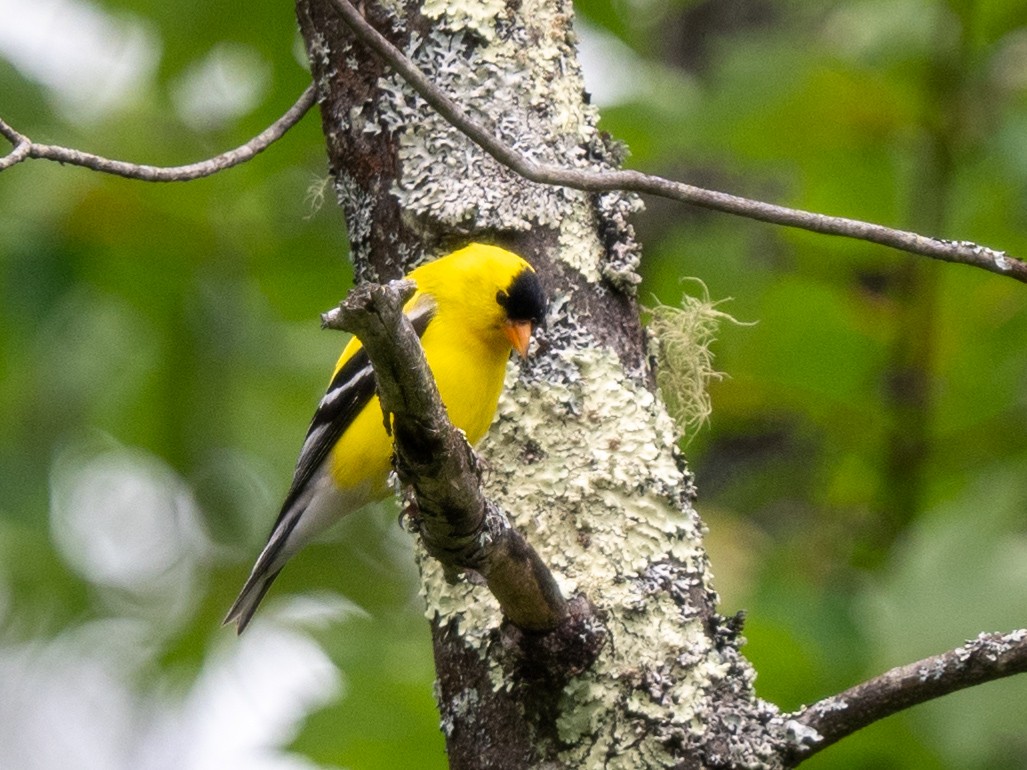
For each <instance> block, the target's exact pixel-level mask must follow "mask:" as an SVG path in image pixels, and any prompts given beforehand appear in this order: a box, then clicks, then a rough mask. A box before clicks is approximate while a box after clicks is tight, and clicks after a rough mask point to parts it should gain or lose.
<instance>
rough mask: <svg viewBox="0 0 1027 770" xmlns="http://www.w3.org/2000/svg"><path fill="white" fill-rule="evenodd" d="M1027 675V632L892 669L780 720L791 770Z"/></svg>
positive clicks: (985, 639)
mask: <svg viewBox="0 0 1027 770" xmlns="http://www.w3.org/2000/svg"><path fill="white" fill-rule="evenodd" d="M1024 672H1027V629H1024V628H1020V629H1017V630H1015V631H1010V632H1009V633H1007V634H998V633H992V634H980V635H979V636H978V637H977V638H976V639H972V640H970V641H968V642H967V643H966V644H964V645H963V646H962V647H957V648H956V649H954V650H951V651H949V652H945V653H942V654H941V655H935V656H933V657H930V658H924V659H923V660H921V661H917V662H916V663H910V664H909V665H906V666H900V667H898V668H893V669H892V670H891V671H887V672H885V673H884V674H881V675H880V676H878V677H875V678H873V679H870V680H868V681H866V682H863V683H862V684H858V685H856V686H855V687H851V688H849V689H848V690H846V691H845V692H843V693H841V694H839V695H834V696H832V697H830V698H825V699H824V700H822V701H819V702H817V703H814V704H813V705H812V706H807V707H805V708H803V709H801V710H800V711H797V712H795V713H794V714H787V715H784V716H782V717H781V718H780V719H781V720H782V722H783V724H784V726H785V728H786V729H787V730H788V733H789V734H790V735H791V736H792V738H791V742H792V744H793V748H792V752H791V754H790V756H789V757H788V762H789V764H790V765H791V766H794V765H797V764H798V763H799V762H801V761H802V760H804V759H806V758H807V757H810V756H812V755H813V754H816V753H817V752H819V751H821V750H823V749H826V748H827V747H828V746H830V745H832V744H834V743H837V742H838V741H839V740H841V739H842V738H845V737H846V736H848V735H851V734H852V733H854V732H856V731H857V730H860V729H862V728H864V727H866V726H867V725H869V724H872V723H874V722H877V721H879V720H881V719H884V718H885V717H887V716H890V715H891V714H894V713H896V712H898V711H902V710H903V709H907V708H909V707H910V706H915V705H916V704H918V703H923V702H925V701H928V700H933V699H935V698H940V697H941V696H942V695H948V694H949V693H951V692H956V691H957V690H963V689H965V688H967V687H973V686H975V685H978V684H983V683H984V682H991V681H993V680H996V679H1001V678H1003V677H1007V676H1011V675H1013V674H1021V673H1024Z"/></svg>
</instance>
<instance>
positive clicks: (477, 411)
mask: <svg viewBox="0 0 1027 770" xmlns="http://www.w3.org/2000/svg"><path fill="white" fill-rule="evenodd" d="M407 278H409V279H410V280H412V281H414V282H415V283H416V284H417V291H416V292H415V293H414V295H413V296H412V297H411V298H410V300H409V301H408V302H407V304H406V305H405V306H404V312H405V313H406V314H407V317H408V318H409V319H410V321H411V323H412V325H413V327H414V329H415V330H416V331H417V333H418V335H419V336H420V338H421V345H422V347H423V348H424V355H425V358H426V359H427V361H428V366H429V367H430V368H431V371H432V374H433V375H434V377H435V383H436V385H438V388H439V395H440V396H441V397H442V402H443V403H444V404H445V405H446V409H447V411H448V412H449V419H450V421H451V422H452V423H453V424H454V425H455V426H456V427H458V428H460V429H461V430H463V432H464V433H465V434H466V435H467V440H468V441H469V442H471V443H472V444H474V443H477V442H478V441H479V440H480V439H481V438H482V436H484V435H485V433H486V431H487V430H488V428H489V425H490V424H491V422H492V418H493V416H494V415H495V412H496V405H497V404H498V402H499V394H500V391H501V390H502V388H503V379H504V376H505V373H506V362H507V359H509V357H510V351H511V349H514V350H516V351H517V352H518V353H519V354H520V355H521V356H522V357H523V356H525V355H526V354H527V352H528V343H529V342H530V340H531V333H532V331H533V330H534V328H535V327H536V326H537V325H538V324H540V323H541V322H542V320H543V317H544V316H545V311H546V299H545V293H544V292H543V290H542V285H541V283H540V282H539V279H538V276H537V275H536V274H535V271H534V270H533V269H532V267H531V265H529V264H528V263H527V262H525V261H524V260H523V259H521V258H520V257H519V256H517V255H516V254H513V253H512V252H509V251H506V250H505V249H501V248H499V247H497V246H486V245H484V244H481V243H472V244H471V245H469V246H467V247H466V248H463V249H460V250H459V251H455V252H453V253H452V254H448V255H446V256H444V257H440V258H439V259H437V260H435V261H433V262H429V263H428V264H426V265H422V266H421V267H419V268H417V269H415V270H413V271H412V272H411V273H410V274H409V275H408V276H407ZM391 459H392V439H391V437H390V436H389V435H388V434H387V433H386V432H385V428H384V425H383V418H382V412H381V405H380V404H379V403H378V398H377V397H376V396H375V384H374V374H373V372H372V370H371V364H370V362H369V361H368V359H367V354H366V353H365V352H364V350H363V348H362V347H361V345H360V342H359V341H358V340H357V338H356V337H354V338H353V339H351V340H350V342H349V344H348V345H347V346H346V348H345V349H344V350H343V351H342V356H341V357H340V358H339V362H338V363H337V364H336V365H335V372H334V374H333V375H332V379H331V382H330V384H329V385H328V391H327V392H326V393H325V395H324V398H322V399H321V403H320V404H318V407H317V411H316V412H315V413H314V419H313V420H312V421H311V423H310V428H309V429H308V431H307V437H306V440H305V441H304V442H303V448H302V449H301V450H300V456H299V460H297V462H296V470H295V472H294V474H293V479H292V486H291V487H290V488H289V492H288V494H287V495H286V497H285V502H284V503H283V504H282V510H281V512H280V513H279V514H278V520H277V521H276V522H275V525H274V527H273V528H272V530H271V535H270V537H269V538H268V541H267V545H266V546H264V550H263V551H262V552H261V554H260V556H259V557H258V558H257V562H256V564H255V565H254V566H253V571H252V572H251V573H250V576H249V578H248V579H247V580H246V584H245V585H244V586H243V588H242V591H241V592H240V593H239V597H238V598H237V599H236V600H235V603H234V604H233V605H232V608H231V609H230V610H229V611H228V615H227V616H226V618H225V621H224V622H225V623H226V624H227V623H231V622H233V621H234V622H235V623H236V624H237V626H238V630H239V633H242V631H243V629H244V628H246V624H247V623H249V622H250V618H252V617H253V613H254V611H255V610H256V609H257V605H258V604H260V600H261V599H263V598H264V594H265V593H267V590H268V588H269V587H270V586H271V583H272V581H273V580H274V579H275V578H276V577H277V576H278V573H279V572H280V571H281V569H282V567H283V566H285V562H286V561H288V559H289V558H290V557H291V556H292V555H293V554H295V553H296V552H297V551H298V550H299V549H300V548H302V547H303V546H304V545H305V544H306V543H308V542H310V540H311V539H312V538H313V537H314V536H315V535H317V534H318V533H320V532H322V531H323V530H325V529H326V528H327V527H328V526H330V525H331V524H333V523H334V522H336V521H338V520H339V519H341V518H342V517H343V516H345V515H346V514H348V513H351V512H353V511H355V510H357V509H358V508H362V507H363V506H364V505H367V504H368V503H370V502H374V501H376V500H381V499H383V498H385V497H387V496H388V495H389V486H388V475H389V471H390V469H391Z"/></svg>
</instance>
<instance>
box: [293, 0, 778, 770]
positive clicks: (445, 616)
mask: <svg viewBox="0 0 1027 770" xmlns="http://www.w3.org/2000/svg"><path fill="white" fill-rule="evenodd" d="M365 8H366V14H367V17H368V19H369V20H370V21H371V22H372V23H373V24H374V25H375V26H376V27H377V28H378V29H379V30H380V31H381V32H382V33H384V34H385V35H386V36H387V37H388V38H389V39H390V40H392V41H393V42H394V43H395V44H396V45H398V46H399V47H400V48H401V49H402V50H404V51H406V52H407V54H408V55H409V56H410V57H411V58H412V59H413V60H414V61H415V62H417V63H418V65H419V66H420V67H421V68H422V69H423V70H425V71H426V72H428V73H430V74H431V77H432V78H433V80H434V81H435V82H436V83H438V84H440V85H442V86H443V87H444V88H446V89H447V90H448V91H449V93H450V94H451V95H452V96H454V97H455V98H456V99H457V100H458V101H460V102H461V103H462V104H464V105H465V106H466V107H467V108H468V109H471V110H473V111H475V112H477V113H478V114H479V115H480V116H481V117H482V118H483V119H485V120H488V121H489V122H490V123H491V124H492V125H493V126H494V129H495V131H496V132H497V133H498V134H499V135H500V136H502V137H503V138H504V139H505V140H506V141H508V142H510V143H511V144H514V145H515V146H517V147H519V148H520V149H522V150H523V151H524V152H525V153H527V154H529V155H531V156H532V157H535V158H538V159H539V160H544V161H548V162H557V163H561V164H564V165H566V166H572V167H581V168H608V167H614V166H616V165H617V164H618V163H619V160H620V158H619V153H618V150H617V148H616V146H614V145H612V144H611V143H610V141H609V140H608V139H607V138H606V137H604V136H603V135H601V134H600V133H599V132H598V131H597V130H596V119H597V115H596V113H595V111H594V110H593V109H592V108H590V107H589V105H588V103H587V98H586V95H585V93H584V89H583V84H582V80H581V74H580V68H579V65H578V63H577V57H576V52H575V48H574V46H575V37H574V32H573V26H572V20H573V19H572V9H571V6H570V4H569V3H564V2H558V1H557V0H522V1H521V2H514V1H511V2H497V1H496V0H462V1H457V0H450V1H449V2H443V1H442V0H424V2H399V1H398V0H393V1H392V2H381V3H368V4H366V7H365ZM297 10H298V16H299V20H300V27H301V30H302V32H303V36H304V39H305V40H306V44H307V49H308V53H309V56H310V61H311V66H312V70H313V74H314V78H315V82H316V84H317V87H318V94H319V96H318V100H319V103H320V106H321V112H322V120H323V126H324V132H325V136H326V139H327V145H328V155H329V162H330V166H331V172H332V174H333V177H334V180H335V185H336V190H337V192H338V195H339V200H340V203H341V205H342V206H343V208H344V211H345V215H346V219H347V224H348V227H349V234H350V241H351V247H352V255H353V259H354V262H355V265H356V269H357V274H358V276H359V277H360V278H362V279H373V280H375V281H385V280H390V279H393V278H396V277H399V276H400V275H402V274H403V273H405V272H406V271H408V270H409V269H410V268H411V267H412V266H413V265H414V264H416V263H418V262H421V261H423V260H426V259H430V258H433V257H435V256H438V255H440V254H442V253H444V252H446V251H448V250H450V249H452V248H453V247H457V246H460V245H463V244H465V243H466V242H467V241H469V240H472V239H473V240H484V241H490V242H494V243H499V244H501V245H503V246H506V247H508V248H511V249H512V250H514V251H517V252H519V253H520V254H522V255H523V256H524V257H525V258H526V259H528V260H529V261H530V262H532V263H533V264H534V265H535V266H536V268H537V269H538V271H539V273H540V277H541V278H542V281H543V284H544V285H545V287H546V290H547V292H548V294H549V296H550V298H551V303H552V307H551V311H550V316H549V318H548V325H547V328H546V329H545V331H544V332H543V333H542V334H541V335H540V338H539V345H538V348H537V350H536V352H535V354H534V356H533V357H532V358H531V359H530V360H529V361H528V362H526V363H523V364H519V365H518V366H517V367H514V366H513V365H511V369H510V372H509V376H508V388H507V391H506V393H505V395H504V397H503V399H502V401H501V404H500V409H499V413H498V415H497V419H496V422H495V424H494V425H493V426H492V430H491V431H490V434H489V437H488V438H487V439H486V440H485V442H483V444H482V446H481V452H482V455H483V457H484V459H485V461H486V463H487V464H488V466H489V467H490V469H491V470H490V472H489V473H488V474H486V475H487V481H488V483H487V490H486V491H487V494H488V495H489V496H490V497H491V498H492V499H494V500H495V501H496V502H498V503H499V504H500V505H502V507H503V508H504V509H505V510H506V511H508V512H509V513H510V515H511V518H512V520H513V522H514V524H515V526H516V527H517V528H518V529H519V530H520V532H522V533H523V534H524V536H525V537H526V538H527V539H528V540H529V541H530V542H531V544H532V545H533V546H534V547H535V549H536V550H537V551H538V552H539V553H540V555H541V556H542V558H543V560H544V561H545V562H546V563H547V564H548V566H549V567H550V569H552V570H553V572H554V573H555V575H556V577H557V580H558V581H559V582H560V584H561V588H562V590H563V593H564V595H565V596H576V597H578V598H577V599H576V601H575V602H572V607H575V608H576V610H572V611H576V612H577V617H579V618H580V624H581V625H580V627H579V629H578V631H579V632H580V633H578V634H576V635H577V636H579V637H587V638H588V639H590V640H591V643H592V644H593V645H594V646H595V647H596V648H597V649H592V650H582V649H581V647H580V645H579V646H575V640H574V639H572V638H569V637H571V636H575V633H574V631H573V630H572V629H573V628H574V627H573V625H571V626H569V627H568V629H571V630H568V629H564V634H565V636H564V638H560V636H559V635H552V634H550V635H532V634H530V633H525V632H522V631H520V630H518V629H516V628H514V627H512V626H511V625H510V624H509V623H508V622H505V621H504V618H503V617H502V614H501V612H500V611H499V609H498V605H497V603H496V602H495V600H494V599H493V598H492V596H491V595H490V594H489V593H488V592H487V591H486V590H484V589H483V588H482V587H481V586H480V585H476V584H475V583H474V582H473V581H462V582H457V583H455V584H454V583H450V582H447V580H446V579H445V576H444V575H443V573H442V570H441V568H439V567H438V565H437V564H436V562H434V560H432V559H430V558H427V557H425V556H423V555H422V557H421V569H422V575H423V578H424V593H425V598H426V602H427V615H428V619H429V621H430V622H431V624H432V628H433V633H434V647H435V659H436V666H437V672H438V699H439V708H440V712H441V715H442V727H443V731H444V732H445V735H446V739H447V745H448V750H449V754H450V762H451V765H452V767H454V768H518V769H520V768H526V767H553V768H563V767H566V768H582V767H604V768H665V767H681V768H685V767H694V768H700V767H774V766H777V764H778V760H777V759H776V758H775V751H776V750H779V749H775V746H774V745H773V744H774V740H772V739H771V737H770V733H771V730H768V724H770V723H771V720H772V718H773V717H774V716H775V714H776V712H775V711H774V709H773V708H772V707H770V706H767V705H765V704H762V703H760V702H759V701H758V700H757V699H756V698H755V696H754V694H753V692H752V686H751V684H752V679H753V675H752V671H751V669H750V667H749V666H748V664H747V663H746V661H745V660H744V659H743V658H742V657H741V656H740V654H739V653H738V644H739V636H738V630H737V628H736V627H735V625H734V624H733V623H731V622H727V621H725V619H723V618H721V617H720V616H719V615H717V613H716V609H715V605H716V595H715V593H714V592H713V589H712V587H711V584H710V574H709V565H708V562H707V559H706V555H705V552H704V551H703V548H702V524H701V522H700V520H699V518H698V516H697V515H696V513H695V511H694V509H693V508H692V499H693V497H694V490H693V487H692V482H691V478H690V476H689V474H688V472H687V469H686V467H685V463H684V460H683V459H682V458H681V457H680V456H679V455H678V454H677V451H676V449H675V439H676V429H675V426H674V425H673V424H672V422H671V420H670V419H669V418H668V417H667V414H666V411H665V410H664V408H663V406H662V404H661V402H660V400H659V398H658V396H657V394H656V393H655V387H654V384H653V376H652V372H651V371H650V368H649V357H648V353H647V349H646V338H645V334H644V332H643V330H642V328H641V326H640V323H639V315H638V308H637V305H636V302H635V298H634V287H635V285H636V283H637V276H636V275H635V272H634V270H635V267H636V266H637V261H638V258H639V247H638V245H637V244H636V243H635V240H634V236H633V233H632V230H631V227H630V225H629V224H628V222H627V217H628V216H629V214H630V213H631V212H632V211H633V210H634V208H635V207H636V205H637V203H636V201H635V200H633V199H632V198H629V197H625V196H622V195H619V194H616V193H605V194H602V195H590V194H586V193H581V192H576V191H571V190H567V189H564V188H551V187H542V186H538V185H534V184H532V183H529V182H526V181H524V180H523V179H521V178H519V177H517V176H515V175H514V174H512V173H511V172H509V171H507V170H506V169H505V168H503V167H501V166H499V165H498V164H497V163H496V162H495V161H494V160H492V159H491V158H490V157H488V156H486V155H484V154H483V153H482V152H481V151H480V150H479V149H478V148H477V147H475V146H474V145H472V144H471V143H470V142H469V141H468V140H467V139H465V138H464V137H463V136H462V135H460V134H459V133H457V132H455V131H454V130H453V129H452V128H451V127H449V126H448V124H446V123H445V122H444V121H443V120H442V119H441V118H439V117H438V116H437V115H435V114H434V113H433V112H432V111H431V110H430V109H429V108H428V107H427V106H426V105H425V104H424V102H423V101H422V100H421V99H420V97H417V96H416V95H415V94H414V93H413V92H412V91H410V90H409V88H407V86H406V85H405V84H404V83H403V82H402V81H401V80H400V79H399V78H398V77H397V76H395V75H394V74H392V73H390V72H389V71H388V70H387V68H386V67H385V66H384V65H383V64H382V62H380V61H379V60H377V59H376V58H375V57H374V56H373V55H371V54H370V53H369V52H368V51H367V50H366V49H365V48H364V47H363V46H361V45H360V44H358V43H356V42H354V41H353V39H352V37H351V36H350V34H349V33H348V31H347V29H346V27H345V25H344V24H343V23H342V22H341V21H340V20H339V19H338V18H337V17H336V15H335V13H334V12H333V10H332V6H331V3H330V0H298V3H297ZM596 655H597V657H595V659H594V660H592V658H593V657H594V656H596Z"/></svg>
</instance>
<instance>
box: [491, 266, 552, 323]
mask: <svg viewBox="0 0 1027 770" xmlns="http://www.w3.org/2000/svg"><path fill="white" fill-rule="evenodd" d="M496 302H498V303H499V304H500V305H502V306H503V309H504V310H506V317H507V318H509V319H510V320H511V321H530V322H531V323H532V324H533V325H534V326H541V325H542V323H543V322H544V321H545V318H546V304H547V303H546V293H545V292H544V291H543V290H542V282H541V281H539V279H538V276H537V275H536V274H535V271H534V270H527V269H525V270H522V271H521V272H519V273H518V274H517V277H516V278H514V279H513V282H512V283H511V284H510V286H509V287H507V290H506V291H501V292H498V293H497V294H496Z"/></svg>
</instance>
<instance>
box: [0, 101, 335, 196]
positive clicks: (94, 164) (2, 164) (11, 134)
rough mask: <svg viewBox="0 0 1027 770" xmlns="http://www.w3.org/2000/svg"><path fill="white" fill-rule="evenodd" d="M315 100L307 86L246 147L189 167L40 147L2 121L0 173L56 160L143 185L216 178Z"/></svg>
mask: <svg viewBox="0 0 1027 770" xmlns="http://www.w3.org/2000/svg"><path fill="white" fill-rule="evenodd" d="M315 98H316V90H315V88H314V86H313V85H309V86H307V89H306V90H305V91H304V92H303V93H302V94H301V95H300V98H299V99H297V100H296V103H295V104H293V105H292V107H290V108H289V109H288V110H287V111H286V113H285V114H284V115H282V117H280V118H279V119H278V120H276V121H275V122H274V123H272V124H271V125H270V126H268V127H267V128H265V129H264V130H263V131H261V132H260V133H259V134H258V135H257V136H255V137H253V139H251V140H250V141H248V142H246V144H243V145H240V146H239V147H236V148H235V149H234V150H229V151H228V152H223V153H221V154H220V155H216V156H215V157H213V158H208V159H207V160H203V161H199V162H198V163H190V164H189V165H186V166H147V165H142V164H137V163H128V162H126V161H123V160H111V159H110V158H104V157H102V156H100V155H93V154H92V153H88V152H82V151H81V150H75V149H72V148H70V147H60V146H58V145H53V144H39V143H36V142H33V141H32V140H31V139H29V138H28V137H27V136H25V135H24V134H21V133H19V132H18V131H16V130H14V129H13V128H11V127H10V126H9V125H8V124H7V123H5V122H4V121H3V120H0V134H3V135H4V136H5V137H6V138H7V140H8V141H10V142H11V144H12V145H14V150H13V151H11V152H10V153H8V154H7V155H5V156H4V157H2V158H0V171H3V170H4V169H6V168H9V167H10V166H13V165H15V164H16V163H20V162H21V161H23V160H27V159H29V158H42V159H44V160H55V161H57V162H58V163H67V164H70V165H72V166H83V167H85V168H89V169H92V170H93V171H101V172H103V173H105V174H114V175H115V176H121V177H125V178H126V179H138V180H140V181H143V182H187V181H190V180H192V179H200V178H201V177H205V176H210V175H212V174H216V173H217V172H218V171H222V170H223V169H226V168H231V167H232V166H237V165H239V164H240V163H245V162H246V161H248V160H250V158H252V157H254V156H255V155H257V154H258V153H260V152H263V151H264V150H266V149H267V148H268V147H269V146H271V145H272V144H273V143H274V142H276V141H278V140H279V139H281V138H282V136H283V135H284V134H285V132H286V131H288V130H289V129H290V128H292V127H293V126H294V125H296V124H297V123H298V122H299V121H300V118H302V117H303V116H304V115H306V114H307V111H308V110H309V109H310V108H311V107H312V106H313V104H314V101H315Z"/></svg>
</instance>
